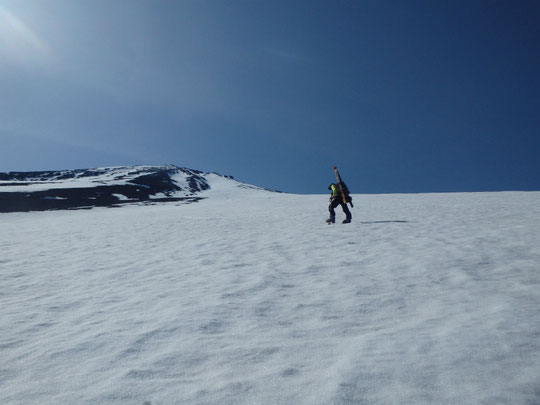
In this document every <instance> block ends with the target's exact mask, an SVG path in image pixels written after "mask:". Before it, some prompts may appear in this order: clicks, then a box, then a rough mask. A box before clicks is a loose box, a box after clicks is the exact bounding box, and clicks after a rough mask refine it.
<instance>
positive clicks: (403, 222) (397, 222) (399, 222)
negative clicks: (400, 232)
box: [360, 220, 409, 224]
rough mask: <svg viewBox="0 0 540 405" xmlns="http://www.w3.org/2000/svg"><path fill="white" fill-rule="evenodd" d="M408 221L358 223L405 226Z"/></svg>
mask: <svg viewBox="0 0 540 405" xmlns="http://www.w3.org/2000/svg"><path fill="white" fill-rule="evenodd" d="M408 222H409V221H400V220H396V221H370V222H360V223H361V224H406V223H408Z"/></svg>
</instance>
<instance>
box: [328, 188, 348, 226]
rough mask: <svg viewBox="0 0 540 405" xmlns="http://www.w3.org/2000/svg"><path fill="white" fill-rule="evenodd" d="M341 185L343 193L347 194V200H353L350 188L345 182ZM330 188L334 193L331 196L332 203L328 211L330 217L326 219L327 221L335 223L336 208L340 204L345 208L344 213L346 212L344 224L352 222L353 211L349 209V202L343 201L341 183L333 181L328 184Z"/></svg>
mask: <svg viewBox="0 0 540 405" xmlns="http://www.w3.org/2000/svg"><path fill="white" fill-rule="evenodd" d="M341 187H342V188H343V194H344V195H345V200H346V201H347V202H351V201H352V198H351V197H350V196H349V190H348V189H347V186H346V185H345V183H341ZM328 190H330V191H332V195H331V196H330V205H329V207H328V211H330V218H328V219H327V220H326V222H327V223H329V224H333V223H335V222H336V211H334V208H336V207H337V206H338V205H341V208H342V209H343V213H344V214H345V219H344V220H343V222H342V223H343V224H348V223H350V222H351V219H352V215H351V211H349V207H347V202H343V196H342V195H341V190H340V187H339V184H335V183H332V184H330V185H329V186H328Z"/></svg>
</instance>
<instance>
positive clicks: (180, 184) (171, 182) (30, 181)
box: [0, 165, 246, 212]
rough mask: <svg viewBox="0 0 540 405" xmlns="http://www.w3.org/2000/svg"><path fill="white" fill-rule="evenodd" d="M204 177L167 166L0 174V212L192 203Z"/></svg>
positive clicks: (193, 172) (205, 181)
mask: <svg viewBox="0 0 540 405" xmlns="http://www.w3.org/2000/svg"><path fill="white" fill-rule="evenodd" d="M207 176H208V174H205V173H203V172H201V171H198V170H191V169H185V168H180V167H177V166H172V165H168V166H130V167H108V168H101V169H84V170H63V171H45V172H11V173H0V212H26V211H45V210H58V209H80V208H92V207H116V206H119V205H124V204H136V203H144V204H149V203H151V204H155V203H158V202H179V201H180V202H183V203H189V202H195V201H199V200H200V197H198V196H197V194H198V193H200V192H201V191H204V190H207V189H208V188H209V187H210V186H209V184H208V181H207V179H206V177H207ZM225 178H227V179H229V180H230V181H231V182H234V180H232V178H231V177H230V176H228V177H225ZM235 183H236V182H235ZM237 185H238V186H246V185H243V184H242V183H238V184H237Z"/></svg>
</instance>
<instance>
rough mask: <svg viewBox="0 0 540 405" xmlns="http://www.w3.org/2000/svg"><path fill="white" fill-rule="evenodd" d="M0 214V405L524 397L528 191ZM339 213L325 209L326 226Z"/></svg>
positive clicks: (261, 195)
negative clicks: (344, 203)
mask: <svg viewBox="0 0 540 405" xmlns="http://www.w3.org/2000/svg"><path fill="white" fill-rule="evenodd" d="M209 181H210V183H211V186H212V188H211V189H210V190H207V191H205V192H203V195H204V196H206V197H209V198H206V199H204V200H202V201H199V202H197V203H193V204H188V205H175V204H170V203H169V204H160V205H153V206H126V207H123V208H122V209H107V208H95V209H92V210H83V211H48V212H31V213H10V214H0V224H1V233H0V249H1V251H2V255H1V257H0V308H1V314H2V316H1V317H0V332H1V333H0V359H1V361H0V403H2V404H62V403H65V404H75V403H76V404H139V405H142V404H146V405H148V404H152V405H157V404H178V403H186V404H538V403H540V276H539V274H540V272H539V271H540V232H539V229H540V193H539V192H529V193H520V192H505V193H479V194H426V195H370V196H365V195H357V196H354V202H355V209H354V210H353V211H352V212H353V223H352V224H348V225H341V224H336V225H331V226H329V225H326V224H325V223H324V220H325V218H326V216H327V215H328V213H327V204H328V200H327V196H323V195H314V196H299V195H287V194H276V193H269V192H265V191H261V190H254V189H247V188H239V187H237V186H238V185H237V184H236V185H234V187H233V186H232V185H233V183H232V182H227V181H226V179H223V178H221V177H218V176H215V177H212V176H210V179H209ZM342 218H343V215H342V213H339V212H338V220H340V219H342Z"/></svg>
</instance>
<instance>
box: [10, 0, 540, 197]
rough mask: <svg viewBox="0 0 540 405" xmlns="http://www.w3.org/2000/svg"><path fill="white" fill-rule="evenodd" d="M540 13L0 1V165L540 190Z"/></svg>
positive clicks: (310, 188)
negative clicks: (337, 175) (149, 167)
mask: <svg viewBox="0 0 540 405" xmlns="http://www.w3.org/2000/svg"><path fill="white" fill-rule="evenodd" d="M539 27H540V2H538V1H530V2H529V1H496V0H493V1H487V0H486V1H478V0H467V1H460V0H457V1H414V0H413V1H385V0H382V1H381V0H378V1H335V0H334V1H300V0H292V1H291V0H288V1H281V0H277V1H274V0H273V1H233V0H230V1H221V0H219V1H218V0H215V1H203V0H200V1H167V0H144V1H143V0H115V1H110V0H92V1H90V0H85V1H81V0H0V94H2V97H0V171H26V170H45V169H64V168H86V167H97V166H117V165H125V164H169V163H171V164H177V165H180V166H184V167H189V168H193V169H199V170H203V171H217V172H220V173H223V174H231V175H233V176H235V178H237V179H239V180H242V181H246V182H248V183H252V184H256V185H260V186H265V187H271V188H275V189H279V190H282V191H288V192H298V193H326V192H327V190H326V188H327V186H328V184H329V183H330V182H331V181H332V180H333V179H334V177H333V171H332V165H334V164H336V165H337V166H338V167H339V168H340V170H341V173H342V175H343V178H344V179H345V181H346V182H347V184H348V186H349V188H350V189H351V191H352V192H355V193H379V192H384V193H389V192H438V191H488V190H540V158H539V157H540V74H539V72H540V33H539Z"/></svg>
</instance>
